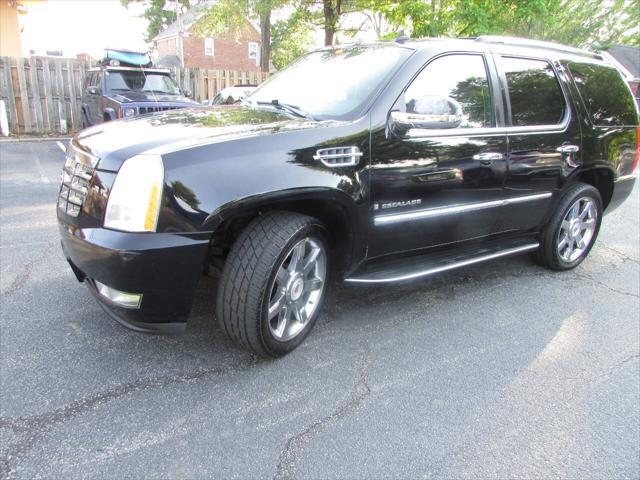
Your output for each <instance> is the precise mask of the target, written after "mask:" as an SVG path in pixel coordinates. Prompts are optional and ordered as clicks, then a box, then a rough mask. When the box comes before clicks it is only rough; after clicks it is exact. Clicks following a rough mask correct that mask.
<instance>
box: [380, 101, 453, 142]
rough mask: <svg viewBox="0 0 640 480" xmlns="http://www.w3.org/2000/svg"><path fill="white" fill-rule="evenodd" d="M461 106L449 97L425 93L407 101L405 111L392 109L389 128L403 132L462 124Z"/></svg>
mask: <svg viewBox="0 0 640 480" xmlns="http://www.w3.org/2000/svg"><path fill="white" fill-rule="evenodd" d="M462 121H463V117H462V106H461V105H460V104H459V103H458V102H457V101H456V100H454V99H453V98H451V97H442V96H437V95H426V96H423V97H417V98H412V99H411V100H409V101H408V102H407V111H406V112H400V111H392V112H391V116H390V122H391V130H392V131H394V132H396V133H404V132H406V131H408V130H411V129H413V128H416V129H426V130H441V129H448V128H457V127H459V126H460V125H461V124H462Z"/></svg>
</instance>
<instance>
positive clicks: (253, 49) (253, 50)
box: [249, 42, 258, 64]
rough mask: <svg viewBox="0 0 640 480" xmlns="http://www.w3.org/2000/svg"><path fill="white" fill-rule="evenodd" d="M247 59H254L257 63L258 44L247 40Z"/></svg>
mask: <svg viewBox="0 0 640 480" xmlns="http://www.w3.org/2000/svg"><path fill="white" fill-rule="evenodd" d="M249 59H250V60H255V61H256V64H257V63H258V44H257V43H256V42H249Z"/></svg>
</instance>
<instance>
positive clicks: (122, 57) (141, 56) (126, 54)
mask: <svg viewBox="0 0 640 480" xmlns="http://www.w3.org/2000/svg"><path fill="white" fill-rule="evenodd" d="M106 57H107V58H108V59H109V60H117V61H119V62H120V64H127V65H133V66H136V67H147V66H149V65H151V59H150V58H149V55H148V54H147V53H142V52H130V51H127V50H111V49H108V50H107V51H106Z"/></svg>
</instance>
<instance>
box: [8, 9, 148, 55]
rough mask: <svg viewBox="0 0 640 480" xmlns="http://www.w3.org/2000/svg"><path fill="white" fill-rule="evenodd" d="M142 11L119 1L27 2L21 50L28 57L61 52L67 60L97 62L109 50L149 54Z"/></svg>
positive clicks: (22, 17) (21, 18)
mask: <svg viewBox="0 0 640 480" xmlns="http://www.w3.org/2000/svg"><path fill="white" fill-rule="evenodd" d="M25 3H27V2H25ZM143 10H144V8H142V7H141V6H140V5H131V6H130V7H129V8H128V9H127V8H124V7H123V6H122V5H121V4H120V2H119V0H49V1H48V2H33V3H32V2H28V3H27V14H26V15H21V16H20V21H21V22H22V28H23V31H22V47H23V50H24V53H25V54H28V53H29V50H30V49H34V50H36V53H37V54H43V53H44V51H46V50H62V51H63V53H64V56H65V57H73V56H75V55H76V54H78V53H89V54H90V55H92V56H93V57H95V58H101V57H102V55H103V53H104V49H105V48H107V47H111V48H127V49H130V50H140V51H147V50H148V45H147V43H146V42H145V41H144V35H145V33H146V30H147V21H146V20H145V19H144V18H141V17H140V15H141V13H142V11H143Z"/></svg>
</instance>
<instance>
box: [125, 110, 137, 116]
mask: <svg viewBox="0 0 640 480" xmlns="http://www.w3.org/2000/svg"><path fill="white" fill-rule="evenodd" d="M135 114H136V109H135V108H125V109H124V116H125V117H133V116H134V115H135Z"/></svg>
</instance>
